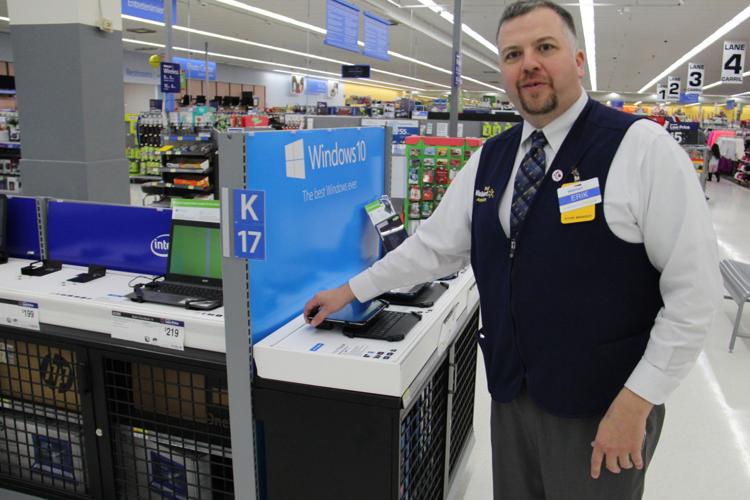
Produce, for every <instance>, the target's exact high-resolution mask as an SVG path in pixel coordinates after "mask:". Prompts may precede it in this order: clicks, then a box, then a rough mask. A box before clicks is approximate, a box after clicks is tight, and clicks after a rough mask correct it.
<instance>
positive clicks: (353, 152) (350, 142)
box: [234, 127, 391, 342]
mask: <svg viewBox="0 0 750 500" xmlns="http://www.w3.org/2000/svg"><path fill="white" fill-rule="evenodd" d="M384 141H385V132H384V130H383V128H382V127H364V128H337V129H333V130H331V129H313V130H290V131H278V132H273V133H266V134H253V135H250V134H248V135H247V136H246V147H245V150H246V158H247V164H246V172H247V186H248V187H252V189H253V191H251V193H258V192H263V193H264V195H265V206H264V207H263V208H264V210H263V212H264V214H265V215H264V217H263V216H261V214H260V213H258V212H257V210H256V211H255V214H256V216H257V218H258V219H261V220H263V219H264V218H265V227H264V230H265V233H264V234H265V236H266V238H265V243H266V247H265V260H262V261H252V262H251V264H250V284H249V285H250V313H251V322H252V329H253V341H254V342H257V341H258V340H260V339H262V338H263V337H265V336H266V335H268V334H269V333H271V332H273V331H274V330H276V329H278V328H279V327H281V326H282V325H284V324H285V323H286V322H288V321H289V320H291V319H292V318H294V317H295V316H297V315H299V314H300V313H301V312H302V306H303V305H304V303H305V302H306V301H307V300H308V299H309V298H310V297H312V296H313V295H314V294H315V293H316V292H317V291H319V290H323V289H327V288H331V287H333V286H338V285H340V284H341V283H344V282H346V280H348V279H349V278H350V277H351V276H354V275H355V274H357V273H359V272H360V271H362V270H363V269H365V268H367V267H369V266H370V265H371V264H372V263H374V262H375V261H376V260H377V258H378V256H379V252H380V238H379V237H378V235H377V232H376V231H373V230H372V227H371V224H370V221H369V219H368V217H367V214H366V213H365V210H364V207H365V205H367V204H368V203H369V202H371V201H372V200H374V199H376V198H378V197H380V196H382V195H383V193H384V185H385V167H384V163H385V144H384ZM388 147H391V145H390V144H389V145H388ZM235 196H237V195H235ZM238 201H240V200H237V198H235V203H234V205H235V207H241V206H242V204H241V203H238ZM248 203H250V199H249V198H247V197H246V199H245V205H246V204H248ZM258 203H259V201H256V202H255V205H253V207H254V208H255V207H257V206H258V205H257V204H258ZM236 211H237V209H235V212H236ZM238 215H239V214H237V213H235V220H237V217H238ZM254 241H255V239H254V238H248V245H250V244H252V243H253V242H254ZM259 245H260V243H259Z"/></svg>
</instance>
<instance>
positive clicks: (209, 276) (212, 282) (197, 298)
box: [128, 220, 223, 310]
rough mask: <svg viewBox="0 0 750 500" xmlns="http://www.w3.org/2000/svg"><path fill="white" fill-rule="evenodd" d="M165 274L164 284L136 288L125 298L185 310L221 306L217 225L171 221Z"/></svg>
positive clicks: (219, 242)
mask: <svg viewBox="0 0 750 500" xmlns="http://www.w3.org/2000/svg"><path fill="white" fill-rule="evenodd" d="M170 241H171V243H170V245H169V253H168V256H167V274H166V275H165V276H164V280H163V281H154V282H152V283H148V284H146V285H137V286H136V287H135V289H134V291H133V293H131V294H129V295H128V297H129V298H130V299H131V300H134V301H136V302H155V303H158V304H167V305H174V306H181V307H186V308H188V309H202V310H208V309H215V308H217V307H220V306H221V305H222V298H223V295H222V283H221V233H220V231H219V224H216V223H211V222H197V221H184V220H172V228H171V240H170Z"/></svg>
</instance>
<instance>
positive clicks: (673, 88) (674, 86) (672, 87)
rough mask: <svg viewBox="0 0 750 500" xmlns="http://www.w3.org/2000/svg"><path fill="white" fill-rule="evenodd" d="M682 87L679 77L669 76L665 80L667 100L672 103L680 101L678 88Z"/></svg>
mask: <svg viewBox="0 0 750 500" xmlns="http://www.w3.org/2000/svg"><path fill="white" fill-rule="evenodd" d="M681 86H682V83H681V80H680V77H679V76H670V77H669V79H668V80H667V98H668V99H669V100H670V101H672V100H675V101H679V100H680V87H681Z"/></svg>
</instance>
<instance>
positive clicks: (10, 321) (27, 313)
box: [0, 298, 39, 331]
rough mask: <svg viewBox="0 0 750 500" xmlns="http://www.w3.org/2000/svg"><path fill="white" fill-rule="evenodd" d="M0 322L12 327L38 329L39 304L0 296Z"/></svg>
mask: <svg viewBox="0 0 750 500" xmlns="http://www.w3.org/2000/svg"><path fill="white" fill-rule="evenodd" d="M0 323H2V324H3V325H5V326H12V327H14V328H23V329H26V330H37V331H38V330H39V304H37V303H36V302H25V301H19V300H8V299H2V298H0Z"/></svg>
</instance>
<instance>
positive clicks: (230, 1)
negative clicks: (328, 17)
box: [216, 0, 326, 35]
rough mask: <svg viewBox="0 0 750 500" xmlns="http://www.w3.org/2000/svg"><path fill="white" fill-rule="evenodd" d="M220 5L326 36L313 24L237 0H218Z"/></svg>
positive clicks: (323, 31) (324, 31) (322, 30)
mask: <svg viewBox="0 0 750 500" xmlns="http://www.w3.org/2000/svg"><path fill="white" fill-rule="evenodd" d="M216 1H217V2H219V3H223V4H224V5H229V6H230V7H236V8H238V9H242V10H245V11H247V12H250V13H252V14H257V15H259V16H265V17H270V18H271V19H274V20H276V21H279V22H282V23H286V24H291V25H292V26H296V27H298V28H302V29H306V30H309V31H314V32H315V33H319V34H321V35H325V34H326V30H324V29H323V28H320V27H318V26H315V25H313V24H308V23H304V22H302V21H297V20H296V19H292V18H291V17H287V16H283V15H281V14H277V13H275V12H271V11H270V10H265V9H261V8H259V7H253V6H251V5H248V4H246V3H242V2H238V1H237V0H216Z"/></svg>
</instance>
